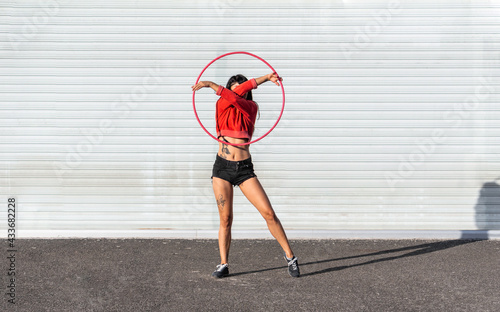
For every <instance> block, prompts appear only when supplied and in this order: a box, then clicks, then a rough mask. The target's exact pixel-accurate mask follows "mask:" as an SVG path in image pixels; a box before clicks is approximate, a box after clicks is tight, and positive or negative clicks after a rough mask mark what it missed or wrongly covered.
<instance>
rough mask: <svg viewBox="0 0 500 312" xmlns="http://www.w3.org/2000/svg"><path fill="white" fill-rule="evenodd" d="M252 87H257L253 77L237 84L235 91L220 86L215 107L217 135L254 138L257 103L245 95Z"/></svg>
mask: <svg viewBox="0 0 500 312" xmlns="http://www.w3.org/2000/svg"><path fill="white" fill-rule="evenodd" d="M252 89H257V82H256V81H255V79H253V78H252V79H250V80H247V81H245V82H244V83H242V84H240V85H238V86H236V87H235V88H234V90H233V91H231V90H229V89H227V88H224V87H223V86H219V88H218V89H217V92H216V94H217V95H219V96H220V98H219V100H218V101H217V104H216V108H215V121H216V130H217V137H219V136H228V137H232V138H238V139H248V140H250V139H251V138H252V135H253V130H254V125H255V118H256V117H257V104H256V103H255V102H254V101H250V100H246V99H245V98H244V97H243V95H245V93H247V92H248V91H250V90H252Z"/></svg>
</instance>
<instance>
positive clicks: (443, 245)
mask: <svg viewBox="0 0 500 312" xmlns="http://www.w3.org/2000/svg"><path fill="white" fill-rule="evenodd" d="M478 241H480V240H461V239H457V240H449V241H440V242H434V243H427V244H420V245H415V246H408V247H402V248H395V249H389V250H383V251H377V252H373V253H368V254H363V255H356V256H349V257H340V258H333V259H327V260H319V261H311V262H305V263H299V264H300V267H301V268H302V267H304V266H308V265H313V264H322V263H330V262H336V261H342V260H351V259H359V258H366V257H374V256H382V255H390V254H393V253H399V252H404V251H410V252H408V253H406V254H403V255H395V256H389V257H384V258H379V259H373V260H368V261H365V262H362V263H356V264H351V265H343V266H336V267H331V268H327V269H322V270H319V271H316V272H310V273H305V274H301V276H312V275H318V274H324V273H329V272H335V271H341V270H345V269H350V268H354V267H358V266H363V265H370V264H374V263H379V262H385V261H392V260H397V259H403V258H407V257H413V256H419V255H424V254H428V253H431V252H437V251H442V250H446V249H449V248H453V247H458V246H461V245H465V244H470V243H474V242H478ZM284 268H286V266H279V267H274V268H267V269H262V270H254V271H247V272H240V273H234V274H230V275H229V276H230V277H231V276H239V275H245V274H253V273H261V272H267V271H273V270H278V269H284Z"/></svg>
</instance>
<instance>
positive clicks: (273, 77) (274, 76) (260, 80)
mask: <svg viewBox="0 0 500 312" xmlns="http://www.w3.org/2000/svg"><path fill="white" fill-rule="evenodd" d="M255 81H256V82H257V85H260V84H263V83H264V82H266V81H272V82H274V84H276V85H277V86H279V85H280V83H279V81H281V77H279V76H278V74H277V73H271V74H267V75H264V76H262V77H259V78H255Z"/></svg>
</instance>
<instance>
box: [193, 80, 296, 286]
mask: <svg viewBox="0 0 500 312" xmlns="http://www.w3.org/2000/svg"><path fill="white" fill-rule="evenodd" d="M280 80H281V78H279V77H278V75H277V74H276V73H271V74H268V75H265V76H262V77H259V78H254V79H251V80H248V79H247V78H246V77H245V76H243V75H236V76H233V77H231V78H230V79H229V81H228V82H227V84H226V87H225V88H224V87H223V86H219V85H217V84H215V83H213V82H212V81H200V82H199V83H197V84H196V85H194V86H192V89H193V91H198V90H199V89H201V88H212V89H213V90H214V91H215V92H216V94H217V95H218V96H220V99H219V100H218V101H217V104H216V130H217V136H218V138H219V139H220V140H222V141H224V142H227V143H232V144H238V143H246V142H249V141H250V140H251V138H252V134H253V130H254V125H255V119H256V116H257V112H258V106H257V103H255V102H254V101H253V98H252V91H251V90H252V89H256V88H257V86H258V85H260V84H262V83H264V82H266V81H272V82H273V83H275V84H276V85H278V86H279V85H280V84H279V81H280ZM212 185H213V189H214V194H215V199H216V201H217V207H218V209H219V217H220V227H219V251H220V257H221V264H219V265H217V269H216V270H215V272H213V273H212V276H214V277H217V278H221V277H225V276H228V275H229V267H228V256H229V246H230V244H231V225H232V221H233V186H239V188H240V190H241V191H242V192H243V194H244V195H245V196H246V198H247V199H248V200H249V201H250V202H251V203H252V204H253V205H254V206H255V208H257V210H258V211H259V212H260V214H261V215H262V216H263V217H264V219H265V220H266V222H267V227H268V228H269V231H270V232H271V234H272V235H273V236H274V238H276V240H277V241H278V243H279V244H280V245H281V247H282V248H283V250H284V252H285V255H284V257H285V259H286V261H287V262H288V273H289V274H290V275H291V276H292V277H299V275H300V272H299V266H298V262H297V257H295V256H294V254H293V251H292V249H291V248H290V244H289V242H288V239H287V237H286V234H285V231H284V230H283V227H282V225H281V222H280V220H279V219H278V217H277V216H276V214H275V212H274V210H273V208H272V206H271V203H270V201H269V198H268V197H267V194H266V192H265V191H264V188H263V187H262V185H261V184H260V182H259V180H258V179H257V176H256V175H255V173H254V171H253V164H252V159H251V156H250V145H242V146H233V145H229V144H225V143H221V142H219V151H218V153H217V157H216V160H215V164H214V167H213V171H212Z"/></svg>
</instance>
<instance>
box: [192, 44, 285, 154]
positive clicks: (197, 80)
mask: <svg viewBox="0 0 500 312" xmlns="http://www.w3.org/2000/svg"><path fill="white" fill-rule="evenodd" d="M231 54H246V55H250V56H253V57H255V58H256V59H259V60H261V61H262V62H263V63H264V64H266V65H267V66H269V68H270V69H271V70H272V71H273V73H276V71H275V70H274V68H273V67H272V66H271V65H270V64H269V63H268V62H266V61H265V60H264V59H263V58H261V57H259V56H257V55H255V54H252V53H249V52H243V51H237V52H229V53H226V54H223V55H221V56H218V57H216V58H215V59H213V60H212V61H211V62H210V63H208V65H207V66H205V68H203V70H202V71H201V73H200V74H199V75H198V78H197V79H196V82H195V85H196V84H197V83H198V82H199V81H200V78H201V76H202V75H203V73H204V72H205V70H206V69H207V68H208V67H210V65H212V64H213V63H214V62H215V61H217V60H218V59H221V58H223V57H225V56H228V55H231ZM276 74H277V73H276ZM278 77H279V75H278ZM280 82H281V83H280V86H281V94H282V95H283V104H282V105H281V112H280V115H279V116H278V120H276V123H275V124H274V125H273V126H272V127H271V129H269V131H267V132H266V133H265V134H264V135H263V136H261V137H260V138H258V139H255V140H253V141H250V142H247V143H229V142H224V141H222V140H219V139H218V138H216V137H215V136H214V135H213V134H211V133H210V132H209V131H208V130H207V129H206V128H205V126H203V123H202V122H201V120H200V118H199V117H198V113H197V112H196V103H195V93H196V91H193V110H194V115H195V116H196V120H198V123H199V124H200V126H201V128H203V130H205V132H206V133H207V134H208V135H209V136H211V137H212V138H213V139H214V140H216V141H219V142H220V143H223V144H229V145H232V146H241V145H250V144H252V143H255V142H257V141H260V140H262V139H263V138H265V137H266V136H267V135H268V134H269V133H271V131H273V130H274V128H275V127H276V126H277V125H278V122H279V121H280V119H281V116H282V115H283V111H284V110H285V89H284V88H283V81H282V80H280Z"/></svg>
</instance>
